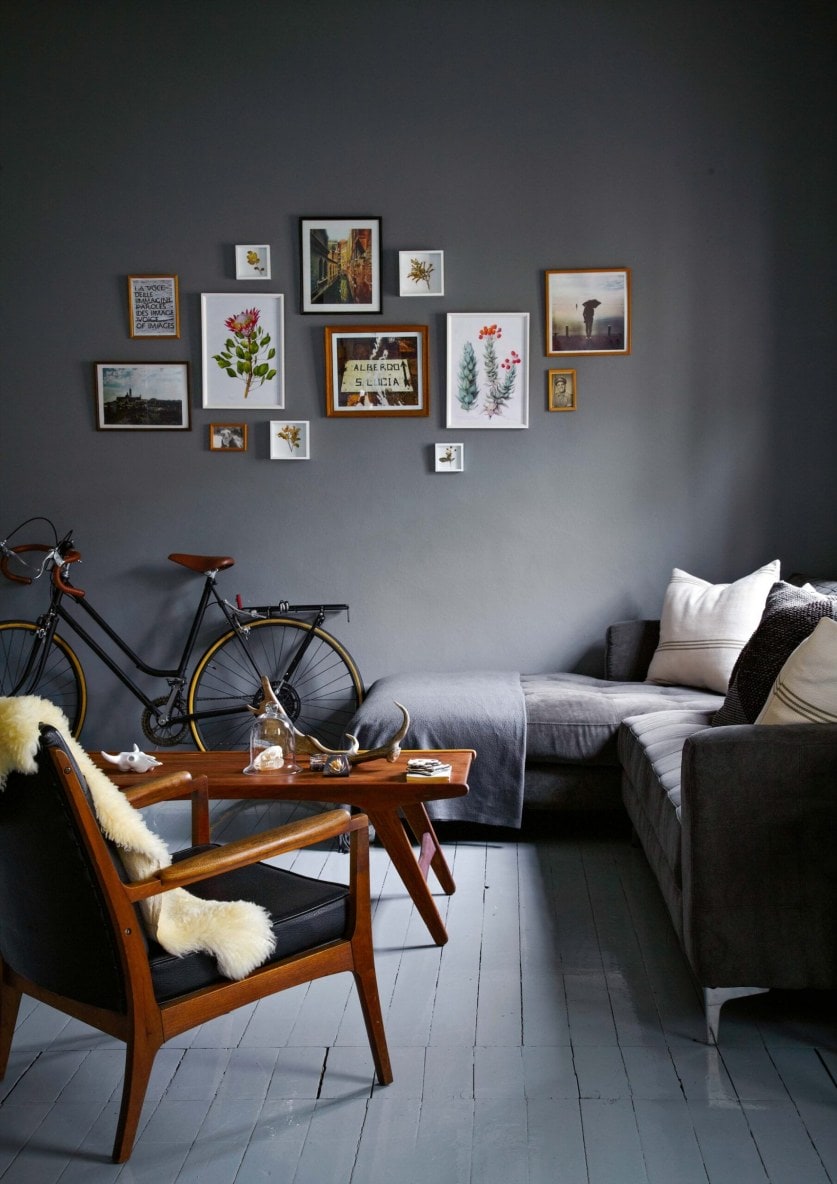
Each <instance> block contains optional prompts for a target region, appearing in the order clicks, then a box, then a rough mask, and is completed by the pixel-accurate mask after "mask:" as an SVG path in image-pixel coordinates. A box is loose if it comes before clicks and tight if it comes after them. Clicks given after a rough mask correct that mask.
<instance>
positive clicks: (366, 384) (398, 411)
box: [325, 325, 430, 419]
mask: <svg viewBox="0 0 837 1184" xmlns="http://www.w3.org/2000/svg"><path fill="white" fill-rule="evenodd" d="M427 339H428V330H427V326H426V325H380V326H372V325H355V326H350V327H348V328H345V329H344V328H339V329H338V328H335V327H334V326H327V327H326V331H325V355H326V357H325V363H326V415H328V416H342V417H344V418H346V419H369V418H371V417H373V416H387V417H396V416H408V415H409V416H420V415H428V414H429V412H430V399H429V382H428V362H427V359H428V346H427Z"/></svg>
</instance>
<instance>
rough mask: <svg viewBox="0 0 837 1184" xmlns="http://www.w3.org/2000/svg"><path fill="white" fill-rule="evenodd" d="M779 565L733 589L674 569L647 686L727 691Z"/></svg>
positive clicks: (762, 570) (762, 569)
mask: <svg viewBox="0 0 837 1184" xmlns="http://www.w3.org/2000/svg"><path fill="white" fill-rule="evenodd" d="M779 566H780V565H779V560H778V559H774V561H773V562H772V563H768V564H765V566H764V567H760V568H759V569H758V571H754V572H752V573H751V574H750V575H748V576H744V577H743V578H742V579H740V580H736V581H735V583H733V584H709V583H707V581H706V580H700V579H698V578H697V576H692V575H689V573H688V572H685V571H681V570H680V568H677V567H676V568H675V569H674V571H673V572H672V574H671V580H670V582H669V585H668V588H667V589H666V594H665V600H664V602H663V611H662V616H661V619H660V643H659V645H658V646H657V649H656V651H655V653H654V657H653V658H652V659H651V665H650V666H649V668H648V682H657V683H669V684H677V685H680V686H688V687H705V688H706V689H707V690H710V691H717V692H718V693H719V694H724V693H725V692H726V689H727V686H728V684H729V678H730V674H731V673H732V668H733V666H734V665H735V661H736V659H737V657H738V655H739V653H740V652H741V650H742V649H743V648H744V645H745V644H746V642H747V641H748V640H749V638H750V636H751V635H752V634H753V632H754V631H755V629H756V628H757V626H758V624H759V621H760V620H761V615H762V612H763V611H764V605H765V601H766V600H767V594H768V592H769V591H770V589H771V587H772V586H773V584H774V582H775V581H776V580H778V579H779Z"/></svg>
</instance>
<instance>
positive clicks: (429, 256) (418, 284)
mask: <svg viewBox="0 0 837 1184" xmlns="http://www.w3.org/2000/svg"><path fill="white" fill-rule="evenodd" d="M444 294H445V254H444V251H399V252H398V295H399V296H444Z"/></svg>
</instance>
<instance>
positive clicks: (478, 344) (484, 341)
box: [447, 312, 529, 429]
mask: <svg viewBox="0 0 837 1184" xmlns="http://www.w3.org/2000/svg"><path fill="white" fill-rule="evenodd" d="M447 426H448V427H449V428H493V429H497V428H528V426H529V314H528V312H491V313H485V312H449V313H448V357H447Z"/></svg>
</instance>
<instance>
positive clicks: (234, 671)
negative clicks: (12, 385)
mask: <svg viewBox="0 0 837 1184" xmlns="http://www.w3.org/2000/svg"><path fill="white" fill-rule="evenodd" d="M35 522H40V523H45V524H46V525H47V526H48V528H49V529H50V531H51V533H52V535H53V541H52V543H49V544H46V543H22V544H20V545H17V546H11V545H10V543H11V541H12V539H13V537H14V536H15V535H17V534H18V533H19V532H20V531H22V530H23V529H24V528H25V527H27V526H29V525H31V524H32V523H35ZM169 559H171V560H172V562H173V563H177V564H179V565H180V566H181V567H184V568H186V569H187V570H188V571H191V572H193V573H195V574H197V575H201V576H203V590H202V592H201V596H200V600H199V601H198V605H197V607H196V609H195V615H194V618H193V620H192V623H191V626H190V628H189V632H188V635H187V636H186V638H185V641H184V643H183V649H182V653H181V655H180V661H179V662H178V664H177V666H176V667H174V668H172V669H162V668H160V667H157V666H152V665H150V664H149V663H147V662H144V661H143V660H142V659H141V658H140V657H139V656H138V655H137V654H135V653H134V651H133V650H132V649H131V647H130V646H129V645H128V644H127V642H126V641H125V640H124V639H123V638H122V637H120V635H119V633H118V632H117V631H116V630H115V629H114V628H113V627H112V626H111V625H110V624H108V622H107V621H106V620H105V618H104V617H103V616H102V615H101V614H100V613H98V612H97V611H96V609H95V608H94V607H93V605H92V604H91V603H90V601H89V600H88V598H87V594H86V592H85V591H84V590H83V589H82V588H77V587H75V585H74V584H73V583H72V581H71V579H70V572H71V569H73V568H74V565H76V564H78V563H79V562H80V561H81V554H80V553H79V552H78V551H77V550H76V547H75V544H74V542H73V537H72V531H71V532H70V533H69V534H66V535H65V536H64V537H63V538H61V539H59V538H58V535H57V532H56V530H55V527H54V526H53V524H52V522H50V520H49V519H48V518H30V519H28V520H27V521H26V522H23V523H21V525H20V526H18V527H16V528H15V530H14V531H13V532H12V534H11V535H10V536H9V537H8V538H7V539H5V540H3V542H0V571H2V573H3V575H4V576H6V577H7V579H10V580H14V581H15V582H17V583H23V584H31V583H32V582H33V580H37V579H40V577H41V576H43V575H45V574H48V575H49V577H50V582H51V595H50V602H49V607H48V608H47V610H46V612H45V613H43V615H42V616H40V617H38V619H37V620H35V621H0V694H2V695H4V696H6V695H41V696H42V697H43V698H45V699H49V700H50V701H51V702H53V703H55V704H56V705H57V706H58V707H60V708H61V710H62V711H63V712H64V714H65V715H66V716H67V719H68V721H69V723H70V726H71V728H72V732H73V735H74V736H78V735H79V734H80V732H81V729H82V726H83V724H84V717H85V713H86V711H87V682H86V679H85V676H84V670H83V668H82V664H81V662H80V661H79V659H78V657H77V655H76V653H75V652H74V650H73V649H72V648H71V646H70V645H68V643H67V642H66V641H65V640H64V638H63V637H61V636H60V635H59V633H58V632H57V628H58V623H59V621H62V622H64V624H65V625H67V626H68V627H69V629H71V630H72V631H73V632H74V633H75V634H76V635H77V636H78V637H80V638H82V640H83V641H84V642H86V644H87V645H88V646H89V647H90V649H91V651H92V652H93V653H94V654H95V655H96V656H97V657H98V658H100V659H101V661H102V662H104V664H105V665H106V666H107V668H108V669H109V670H110V671H112V673H113V674H115V675H116V677H117V678H118V679H119V680H120V682H122V683H124V685H125V686H126V687H127V688H128V689H129V690H130V691H131V693H132V694H133V695H134V696H135V697H136V698H137V699H138V700H139V701H140V703H141V704H142V705H143V712H142V730H143V733H144V735H145V736H146V737H147V739H149V740H151V741H152V742H153V743H154V744H156V745H159V746H172V745H177V744H182V743H184V742H185V741H186V740H187V739H188V738H189V736H190V735H191V738H192V739H193V740H194V742H195V744H196V745H197V747H198V748H199V749H202V750H209V749H233V748H244V747H246V745H247V741H248V737H249V732H250V726H251V724H252V720H253V715H252V713H251V712H250V711H249V710H248V708H249V707H255V706H257V705H258V704H259V703H260V702H261V700H262V698H263V685H262V679H263V678H264V677H265V676H266V677H267V678H268V679H269V680H270V685H271V686H272V688H273V690H274V692H275V694H276V696H277V698H278V699H279V702H280V703H281V704H282V706H283V707H284V709H285V711H286V712H287V713H288V715H289V716H290V717H291V719H292V720H293V721H294V723H295V725H296V727H297V728H298V729H299V730H300V731H301V732H305V733H306V734H311V735H313V736H316V737H317V739H318V740H320V741H322V743H323V744H325V745H327V746H328V747H339V746H340V745H341V742H342V740H343V737H344V734H345V730H346V726H347V724H348V722H349V720H350V719H351V717H352V715H353V714H354V712H355V710H356V708H357V707H358V705H359V704H360V702H361V700H362V698H363V683H362V680H361V677H360V672H359V671H358V668H357V665H356V663H355V661H354V659H353V658H352V656H351V654H350V653H349V652H348V650H347V649H346V648H345V646H343V645H341V643H340V642H339V641H338V640H337V639H336V638H335V637H332V635H331V634H330V633H327V632H326V630H325V629H323V628H322V624H323V621H324V620H325V618H326V615H327V614H329V613H336V612H345V613H346V616H347V619H348V613H349V606H348V604H288V603H287V602H286V601H280V602H279V603H278V604H276V605H255V606H245V605H243V604H242V603H241V598H240V597H236V603H235V604H231V603H230V602H229V601H228V600H225V599H224V598H223V597H222V596H221V595H220V594H219V592H218V590H217V588H216V586H215V585H216V579H217V577H218V574H219V572H222V571H226V570H228V569H229V568H231V567H232V566H233V564H234V562H235V560H234V559H231V558H230V557H229V556H215V555H212V556H210V555H186V554H180V553H176V554H172V555H169ZM213 602H214V604H215V605H217V607H218V608H219V609H220V610H221V613H222V615H223V617H224V620H225V622H226V629H225V630H224V632H223V633H222V634H221V635H220V636H219V637H218V638H216V640H215V641H213V642H212V644H211V645H210V646H209V648H208V649H207V650H206V651H205V653H203V654H202V655H201V656H200V657H199V658H198V659H197V662H196V663H195V665H194V668H193V669H192V673H191V675H190V676H188V677H187V670H188V668H189V667H190V664H191V659H192V655H193V651H194V649H195V645H196V642H197V639H198V634H199V632H200V629H201V625H202V624H203V620H204V616H205V615H206V612H207V609H208V608H209V607H210V606H211V604H212V603H213ZM288 613H290V614H301V615H302V617H303V618H305V617H307V618H308V619H299V618H298V617H295V616H286V615H285V614H288ZM82 615H86V616H87V617H88V618H89V619H90V621H92V622H93V624H94V625H95V626H96V627H97V629H98V630H99V632H100V634H101V633H104V635H105V636H106V637H107V638H109V639H110V641H111V642H112V643H113V644H114V645H115V646H116V647H117V648H118V650H120V651H121V652H122V654H124V656H125V657H126V658H127V659H128V660H129V661H130V662H131V663H132V664H133V666H134V667H135V668H136V669H137V670H139V671H141V672H142V673H143V674H145V675H149V676H151V677H152V678H156V679H160V680H163V681H165V683H166V684H167V687H168V690H167V693H166V694H163V695H159V696H158V697H156V698H151V697H150V696H149V695H147V694H146V692H145V691H144V690H143V689H142V688H141V687H140V686H139V685H138V684H137V683H136V682H135V680H134V678H133V677H132V675H131V674H130V673H129V671H128V670H126V669H125V668H123V666H121V665H120V664H119V663H118V662H117V661H116V659H115V658H114V657H113V656H112V655H111V653H109V652H108V651H107V650H106V649H105V648H104V647H103V646H102V645H101V644H100V642H99V641H98V640H97V639H96V637H94V636H92V635H91V633H90V632H88V630H87V629H86V628H85V627H84V625H83V624H82V623H81V621H80V620H79V618H80V617H81V616H82Z"/></svg>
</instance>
